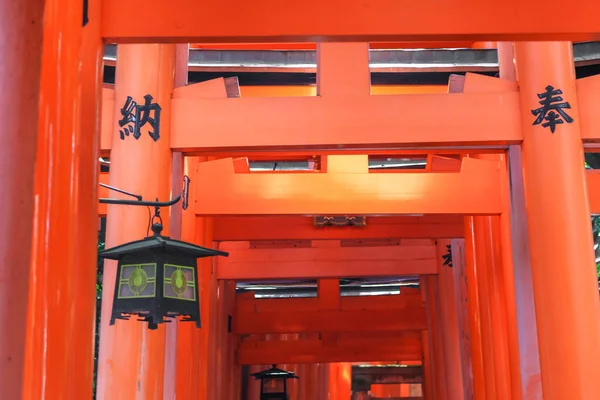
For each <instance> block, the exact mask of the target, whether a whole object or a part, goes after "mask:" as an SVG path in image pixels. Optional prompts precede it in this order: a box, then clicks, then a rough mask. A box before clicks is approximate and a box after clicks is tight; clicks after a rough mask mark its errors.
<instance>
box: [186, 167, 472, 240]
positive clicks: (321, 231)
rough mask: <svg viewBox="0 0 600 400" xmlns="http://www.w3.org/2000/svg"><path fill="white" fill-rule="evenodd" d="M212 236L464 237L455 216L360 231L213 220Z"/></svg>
mask: <svg viewBox="0 0 600 400" xmlns="http://www.w3.org/2000/svg"><path fill="white" fill-rule="evenodd" d="M193 180H194V179H193V178H192V181H193ZM198 218H200V217H198ZM214 235H215V236H214V237H215V240H217V241H252V240H318V239H334V240H335V239H337V240H339V239H365V240H369V239H430V238H431V239H438V238H439V239H442V238H444V239H445V238H462V237H464V223H463V217H461V216H457V215H426V216H423V217H407V216H396V217H369V218H367V225H366V226H364V227H360V228H358V227H348V226H346V227H335V226H324V227H316V226H314V225H313V219H312V218H310V217H302V216H293V217H286V216H264V217H263V216H261V217H217V218H215V224H214Z"/></svg>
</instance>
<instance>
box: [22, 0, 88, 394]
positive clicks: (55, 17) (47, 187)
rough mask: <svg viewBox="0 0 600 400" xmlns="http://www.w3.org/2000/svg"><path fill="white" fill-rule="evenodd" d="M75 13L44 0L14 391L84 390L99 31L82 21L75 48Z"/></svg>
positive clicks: (78, 19)
mask: <svg viewBox="0 0 600 400" xmlns="http://www.w3.org/2000/svg"><path fill="white" fill-rule="evenodd" d="M97 6H98V5H97V4H94V6H93V9H92V10H91V11H92V12H93V13H94V18H96V19H97V17H98V14H97V11H98V7H97ZM82 15H83V7H82V3H81V2H79V1H75V0H74V1H64V0H63V1H60V0H49V1H46V6H45V10H44V21H43V22H44V48H43V52H42V75H41V88H40V105H39V106H40V107H39V112H40V118H39V121H38V126H39V131H38V140H37V146H38V147H37V157H36V180H35V196H36V206H35V219H34V229H33V245H32V260H31V274H30V293H29V294H30V296H29V311H28V332H27V337H26V339H27V353H26V355H27V356H26V360H27V362H26V367H25V380H24V393H23V398H24V399H43V398H89V397H91V394H92V384H91V382H92V374H93V373H92V371H93V368H92V365H93V356H92V355H93V344H94V335H93V332H94V325H95V321H94V314H95V301H94V299H93V297H95V288H94V287H95V281H96V278H95V276H96V272H95V264H96V257H95V253H96V251H97V247H96V237H95V234H96V231H97V219H96V217H97V207H98V205H97V203H96V187H95V186H96V178H97V170H96V165H97V164H96V158H95V157H96V155H95V152H96V149H97V145H98V143H97V140H98V129H97V127H98V120H97V118H98V112H97V111H98V106H97V104H95V102H96V101H99V98H97V97H96V95H97V93H98V85H99V83H100V82H99V75H98V72H97V69H98V67H99V60H98V58H97V51H98V50H99V49H98V45H99V43H98V42H99V32H98V30H97V29H98V27H97V26H94V25H91V28H90V29H91V30H87V29H86V28H87V27H90V25H88V26H87V27H86V28H83V29H84V30H86V34H88V33H89V34H91V36H90V37H88V39H90V41H88V42H87V46H93V48H82V47H81V45H82ZM97 23H99V22H98V21H97V20H96V24H97ZM25 29H29V27H28V28H25ZM94 32H95V33H94ZM88 50H89V51H90V52H91V53H88ZM19 68H21V67H19ZM82 73H83V76H82ZM82 78H83V79H84V80H82ZM82 84H83V86H82ZM82 91H83V93H84V94H85V96H86V103H85V107H86V108H85V109H83V108H82V102H81V95H82ZM32 111H33V110H32ZM82 112H84V113H86V115H85V116H84V117H85V118H87V119H88V120H87V121H86V122H88V123H87V124H86V125H85V127H86V129H89V131H86V132H84V131H82V125H81V117H82V115H81V114H82ZM21 249H22V251H26V250H25V249H23V248H21ZM75 376H76V377H77V379H75V380H74V379H73V377H75Z"/></svg>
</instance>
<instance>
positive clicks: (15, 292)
mask: <svg viewBox="0 0 600 400" xmlns="http://www.w3.org/2000/svg"><path fill="white" fill-rule="evenodd" d="M44 3H45V1H43V0H23V1H3V2H1V3H0V59H1V60H2V61H0V87H1V88H2V90H0V108H1V109H2V110H5V111H6V112H5V113H4V116H3V122H2V124H3V127H2V129H1V130H0V139H1V140H2V146H0V204H2V209H3V212H2V219H1V220H0V321H10V324H7V325H6V327H5V328H3V329H0V388H2V390H3V394H2V395H3V396H4V397H5V398H6V399H8V400H12V399H21V398H22V393H21V390H22V384H23V368H24V362H25V335H26V325H27V303H28V294H29V267H30V261H31V259H30V253H29V250H28V249H30V247H31V242H32V238H31V233H32V228H33V207H34V194H33V193H34V171H35V158H36V149H37V146H36V142H37V140H36V138H37V133H38V123H37V122H38V99H39V87H40V72H41V58H42V19H43V13H44Z"/></svg>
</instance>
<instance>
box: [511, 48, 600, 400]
mask: <svg viewBox="0 0 600 400" xmlns="http://www.w3.org/2000/svg"><path fill="white" fill-rule="evenodd" d="M515 59H516V65H517V76H518V80H519V86H520V98H521V116H522V127H523V173H524V180H525V200H526V204H527V213H528V214H527V217H528V223H529V243H530V250H531V261H532V277H533V287H534V297H535V306H536V307H535V311H536V320H537V327H538V342H539V349H540V369H541V375H542V386H543V389H544V397H545V399H546V400H553V399H566V398H572V399H596V398H600V380H598V378H597V375H598V370H600V340H598V338H599V337H600V302H599V301H598V283H597V279H596V269H595V260H594V252H593V244H592V237H591V235H590V208H589V203H588V199H587V193H586V181H585V175H584V173H585V171H584V163H583V162H584V160H583V146H582V140H581V132H580V129H579V114H578V104H577V93H576V89H575V68H574V63H573V47H572V43H571V42H522V43H521V42H519V43H515ZM556 90H560V92H554V91H556ZM566 103H568V107H567V106H566ZM558 105H560V106H558ZM540 107H541V108H540ZM558 107H563V108H558ZM558 120H560V121H561V122H562V123H560V124H556V125H555V126H554V125H553V124H554V122H557V121H558ZM538 122H539V123H538ZM552 128H554V132H553V131H552ZM549 199H551V201H549ZM567 365H568V366H569V367H568V368H565V366H567Z"/></svg>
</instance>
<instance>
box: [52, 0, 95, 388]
mask: <svg viewBox="0 0 600 400" xmlns="http://www.w3.org/2000/svg"><path fill="white" fill-rule="evenodd" d="M101 14H102V7H101V0H88V4H87V15H84V17H87V18H86V21H87V22H86V23H85V25H84V26H83V31H82V42H81V48H80V59H81V117H80V123H81V127H80V130H79V132H78V134H79V136H80V137H79V140H78V142H79V146H78V147H79V155H78V157H77V156H76V163H77V164H76V167H75V171H76V172H75V173H74V177H73V182H74V183H75V185H74V186H75V188H76V189H75V191H74V196H75V204H77V214H76V221H77V224H76V225H75V232H74V239H75V249H76V251H75V253H74V264H75V270H74V271H73V275H72V279H73V280H74V281H75V282H81V283H84V282H85V284H78V285H75V286H74V287H73V289H74V290H75V298H76V299H77V300H76V301H75V304H74V309H73V311H72V312H73V314H74V315H76V316H78V317H77V318H78V323H77V327H72V328H71V335H70V337H69V338H68V340H69V346H71V347H74V348H76V349H77V357H81V361H80V362H78V363H77V365H74V366H73V370H72V371H73V373H74V374H77V376H80V377H81V383H80V385H84V386H86V387H85V388H81V389H77V388H75V390H76V392H71V396H72V397H80V396H81V397H82V398H83V396H85V397H87V396H91V395H92V387H91V384H90V383H89V381H88V379H89V378H88V377H90V376H91V377H93V374H94V361H93V360H94V350H95V346H94V342H95V330H96V312H97V307H96V285H95V283H97V265H98V231H97V226H98V180H99V174H100V164H99V162H98V153H99V150H100V135H101V130H100V129H101V128H100V121H101V119H102V75H103V71H104V69H103V63H104V60H103V57H104V43H103V41H102V36H101V33H100V27H101V21H100V17H101ZM62 72H64V71H62ZM92 282H93V283H94V284H92ZM92 285H93V286H94V289H92ZM92 294H93V295H94V296H93V297H92ZM92 310H93V311H92ZM92 320H93V321H92ZM90 338H91V340H90ZM90 344H91V346H90ZM71 384H72V383H71ZM75 386H76V385H73V387H75Z"/></svg>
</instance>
